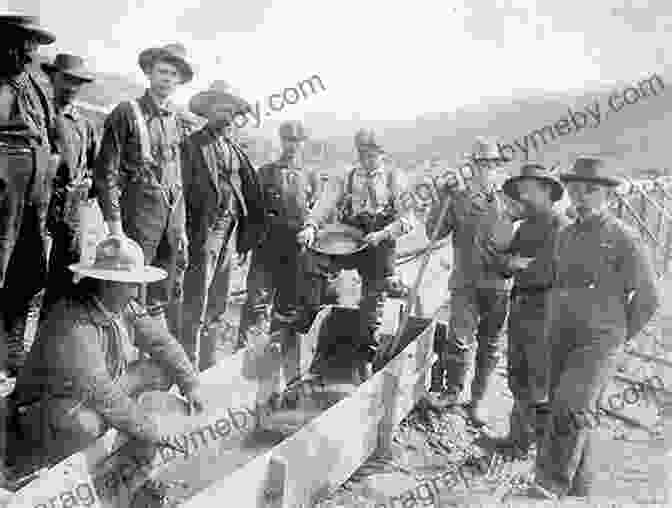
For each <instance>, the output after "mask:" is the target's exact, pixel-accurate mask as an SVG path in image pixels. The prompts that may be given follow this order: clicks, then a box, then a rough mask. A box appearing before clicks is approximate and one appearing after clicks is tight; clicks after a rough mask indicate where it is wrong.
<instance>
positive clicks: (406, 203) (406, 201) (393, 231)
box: [384, 171, 418, 240]
mask: <svg viewBox="0 0 672 508" xmlns="http://www.w3.org/2000/svg"><path fill="white" fill-rule="evenodd" d="M389 186H390V189H391V191H392V194H393V196H394V204H395V209H396V212H397V217H396V219H395V220H394V222H392V223H390V224H388V225H387V226H385V228H384V231H386V232H387V233H388V234H389V235H390V237H391V238H392V239H394V240H397V239H399V238H401V237H402V236H404V235H407V234H409V233H412V232H413V231H414V230H415V228H416V227H417V224H418V221H417V217H416V215H415V196H413V194H412V193H411V192H410V188H409V185H408V179H407V178H406V177H405V175H403V174H402V173H401V172H400V171H393V172H392V173H391V174H390V181H389Z"/></svg>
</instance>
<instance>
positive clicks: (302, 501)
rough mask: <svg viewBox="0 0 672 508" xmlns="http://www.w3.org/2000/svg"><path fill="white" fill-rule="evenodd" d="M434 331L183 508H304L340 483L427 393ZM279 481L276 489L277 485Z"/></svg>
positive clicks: (431, 326)
mask: <svg viewBox="0 0 672 508" xmlns="http://www.w3.org/2000/svg"><path fill="white" fill-rule="evenodd" d="M425 322H428V321H427V320H425ZM435 326H436V324H435V322H433V321H432V322H431V323H429V322H428V326H426V328H425V329H424V331H423V332H422V333H421V334H420V335H419V336H418V338H417V340H415V341H413V342H411V343H410V344H408V345H406V347H405V348H404V349H403V351H402V352H401V353H399V354H398V355H397V356H396V357H395V358H394V359H393V360H392V361H391V362H390V363H389V364H388V365H387V366H385V367H384V368H383V369H382V370H381V371H379V372H378V373H376V374H375V375H374V376H372V377H371V379H369V380H368V381H367V382H365V383H363V384H362V385H360V386H359V387H358V388H357V390H355V391H354V392H353V393H352V394H351V395H350V396H349V397H346V398H345V399H343V400H341V401H340V402H338V403H337V404H335V405H334V406H332V407H331V408H329V409H328V410H327V411H325V412H324V413H322V414H320V415H319V416H317V417H316V418H314V419H313V420H312V421H310V422H309V423H308V424H307V425H305V426H304V427H303V428H302V429H301V430H300V431H299V432H297V433H296V434H294V435H293V436H291V437H289V438H287V439H286V440H284V441H283V442H282V443H280V444H279V445H277V446H276V447H274V448H273V449H272V450H271V451H269V452H267V453H264V454H263V455H261V456H259V457H257V458H256V459H254V460H252V461H251V462H250V463H249V464H247V465H246V466H245V467H243V468H240V469H239V470H237V471H235V472H233V473H232V474H231V475H229V476H227V477H225V478H223V479H222V480H220V481H219V482H217V483H215V484H213V485H211V486H209V487H208V488H206V489H204V490H203V491H202V492H200V493H198V494H197V495H196V496H194V497H193V498H191V499H189V500H187V501H185V502H184V503H183V506H184V508H206V507H210V506H213V503H218V502H221V500H222V499H224V498H226V499H235V500H236V506H237V507H238V508H248V507H249V508H258V507H261V506H276V507H277V506H282V507H284V508H288V507H296V508H298V507H303V506H306V507H308V506H312V505H313V503H314V502H315V501H316V499H317V498H319V497H320V495H321V494H324V493H326V492H327V491H328V490H330V489H332V488H335V487H337V486H339V485H341V484H342V483H343V482H344V481H345V480H347V479H348V478H349V477H350V476H351V475H352V473H353V472H354V471H355V470H356V469H357V468H358V467H359V466H360V465H361V464H362V463H363V462H364V461H365V460H366V459H367V458H368V457H369V456H370V455H371V453H373V452H374V451H375V450H376V449H378V448H379V447H381V446H383V447H384V446H385V445H386V443H387V442H388V441H389V434H390V432H391V430H392V428H393V427H394V426H395V425H397V424H398V423H399V422H400V421H401V420H402V419H403V417H404V416H405V415H406V414H407V413H408V412H409V411H410V410H411V408H412V407H413V406H414V405H415V403H416V402H417V401H418V400H419V399H420V398H421V397H422V395H423V394H424V393H425V391H426V389H427V388H428V385H429V375H428V372H429V369H430V367H431V364H432V361H433V358H434V353H433V341H434V330H435ZM274 471H275V474H274ZM278 471H282V474H280V473H278ZM280 476H281V477H283V478H284V486H283V488H278V485H277V478H278V477H280ZM280 496H281V497H282V500H281V502H280V501H278V499H279V497H280Z"/></svg>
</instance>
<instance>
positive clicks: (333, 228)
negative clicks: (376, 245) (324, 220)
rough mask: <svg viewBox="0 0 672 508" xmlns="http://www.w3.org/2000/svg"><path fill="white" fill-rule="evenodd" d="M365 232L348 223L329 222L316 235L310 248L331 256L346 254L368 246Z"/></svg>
mask: <svg viewBox="0 0 672 508" xmlns="http://www.w3.org/2000/svg"><path fill="white" fill-rule="evenodd" d="M364 236H365V235H364V233H363V232H362V231H361V230H359V229H357V228H355V227H352V226H348V225H347V224H328V225H326V226H325V227H324V228H322V229H320V230H319V231H318V232H317V234H316V235H315V241H314V242H313V244H312V245H311V246H310V249H311V250H313V251H315V252H318V253H320V254H327V255H329V256H345V255H348V254H354V253H355V252H359V251H360V250H362V249H364V248H366V243H364Z"/></svg>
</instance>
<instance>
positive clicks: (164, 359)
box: [131, 302, 199, 393]
mask: <svg viewBox="0 0 672 508" xmlns="http://www.w3.org/2000/svg"><path fill="white" fill-rule="evenodd" d="M131 320H132V323H133V327H134V329H135V341H136V345H137V346H138V348H139V349H140V350H141V351H143V352H145V353H148V354H149V355H150V356H151V357H152V359H154V360H156V361H157V362H158V363H159V364H160V365H161V366H162V367H164V368H165V369H167V371H168V373H169V375H171V376H172V377H173V379H174V380H175V383H177V386H179V388H180V390H181V391H182V393H188V392H189V391H190V390H191V389H193V388H194V387H196V386H197V385H198V384H199V380H198V376H197V374H196V371H195V370H194V367H193V366H192V364H191V362H190V361H189V358H188V357H187V353H186V352H185V351H184V348H183V347H182V346H181V345H180V343H179V342H178V341H177V339H175V337H173V336H172V335H171V333H170V331H168V329H167V328H166V327H165V326H162V325H161V323H160V322H159V321H158V320H156V319H153V318H151V317H150V316H149V314H148V313H147V311H146V310H145V309H144V308H143V307H142V306H141V305H140V304H138V303H136V302H133V303H132V304H131Z"/></svg>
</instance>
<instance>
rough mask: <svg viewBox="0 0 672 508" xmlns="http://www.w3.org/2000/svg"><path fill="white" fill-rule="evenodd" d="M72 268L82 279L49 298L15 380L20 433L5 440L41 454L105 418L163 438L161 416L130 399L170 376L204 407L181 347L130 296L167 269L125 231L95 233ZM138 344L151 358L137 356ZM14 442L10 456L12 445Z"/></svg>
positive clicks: (78, 439)
mask: <svg viewBox="0 0 672 508" xmlns="http://www.w3.org/2000/svg"><path fill="white" fill-rule="evenodd" d="M70 268H71V270H72V271H73V272H75V275H76V276H78V277H80V278H82V280H81V281H80V282H79V283H78V285H77V286H76V288H77V291H75V292H74V293H73V295H72V296H69V297H67V298H64V299H63V300H61V301H59V302H58V303H56V304H55V305H54V307H53V308H52V311H51V312H50V313H49V315H48V317H47V320H46V321H45V322H44V325H43V327H42V328H41V329H40V333H39V336H38V338H37V340H36V341H35V343H34V345H33V348H32V349H31V351H30V354H29V356H28V359H27V362H26V365H25V368H24V370H23V371H22V372H21V375H20V376H19V379H18V380H17V386H16V390H15V393H14V399H15V400H14V401H15V405H16V415H17V418H16V419H17V429H16V430H17V432H19V434H21V435H19V436H17V439H13V440H11V441H12V442H13V443H14V444H18V445H19V446H17V447H16V448H17V449H18V448H21V449H22V450H23V449H29V448H32V450H33V452H32V457H31V458H33V459H35V458H41V459H42V461H46V462H49V463H53V462H54V461H58V460H61V459H62V458H64V457H66V456H68V455H70V454H72V453H74V452H76V451H78V450H80V449H82V448H84V447H86V446H87V445H89V444H91V443H92V442H93V441H94V440H95V439H96V438H98V437H100V436H101V435H102V434H103V433H104V432H106V430H107V429H108V428H109V427H115V428H117V429H118V430H120V431H122V432H125V433H127V434H129V435H130V436H131V437H133V438H136V439H139V440H141V441H144V442H147V443H149V444H158V445H164V446H171V445H170V444H169V441H170V437H171V436H170V434H171V432H170V431H168V429H167V427H166V426H164V425H162V424H164V423H166V422H165V421H159V420H158V419H154V418H152V417H151V416H150V415H149V414H147V413H146V412H145V411H143V410H142V409H141V408H140V407H139V406H138V405H137V403H136V401H135V400H134V399H135V398H136V397H137V396H138V395H139V394H140V393H142V392H144V391H149V390H168V389H169V388H170V386H171V385H172V384H173V382H175V383H177V385H178V386H179V387H180V390H181V391H182V393H183V394H184V396H185V397H186V398H187V400H188V401H189V403H190V404H191V405H192V407H194V408H195V409H196V410H199V411H200V410H202V409H203V402H202V399H201V396H200V394H199V393H200V390H199V381H198V378H197V377H196V373H195V371H194V368H193V367H192V365H191V363H190V362H189V359H188V358H187V355H186V353H185V352H184V350H183V349H182V347H181V346H180V344H179V343H178V342H177V340H176V339H175V338H174V337H173V336H172V335H171V334H170V333H169V332H168V329H167V328H166V326H165V325H162V324H161V322H160V321H157V320H156V319H152V318H150V317H149V316H148V314H147V311H146V310H145V309H144V308H143V307H142V306H141V305H140V304H138V303H137V302H136V298H137V297H138V291H139V286H140V285H141V284H147V283H151V282H156V281H159V280H162V279H163V278H165V277H166V276H167V274H166V272H165V271H163V270H161V269H159V268H155V267H152V266H145V259H144V256H143V253H142V249H141V248H140V246H139V245H138V244H137V243H135V242H134V241H133V240H130V239H129V238H126V237H123V236H111V237H109V238H107V239H106V240H103V241H102V242H100V244H99V245H98V246H97V248H96V258H95V261H94V262H93V264H91V265H87V264H83V263H79V264H75V265H71V266H70ZM140 352H142V353H147V354H148V355H149V357H150V358H149V359H138V357H139V354H138V353H140ZM166 425H167V423H166ZM13 451H14V452H15V453H14V454H12V455H13V456H16V452H18V451H19V450H13ZM36 452H37V453H38V454H40V455H41V457H35V453H36ZM40 452H41V453H40ZM42 463H44V462H42Z"/></svg>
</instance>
